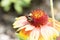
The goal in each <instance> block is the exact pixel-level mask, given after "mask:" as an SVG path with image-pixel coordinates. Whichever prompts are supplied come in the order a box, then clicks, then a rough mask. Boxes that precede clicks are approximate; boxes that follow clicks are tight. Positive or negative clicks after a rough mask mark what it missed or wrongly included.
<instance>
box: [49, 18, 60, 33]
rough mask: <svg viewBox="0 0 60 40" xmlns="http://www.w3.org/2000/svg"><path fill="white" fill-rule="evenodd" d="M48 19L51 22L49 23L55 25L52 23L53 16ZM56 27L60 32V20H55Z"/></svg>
mask: <svg viewBox="0 0 60 40" xmlns="http://www.w3.org/2000/svg"><path fill="white" fill-rule="evenodd" d="M48 21H49V22H50V24H49V25H50V26H53V25H52V23H53V21H52V18H49V19H48ZM54 28H55V29H57V30H58V31H59V32H60V22H59V21H57V20H55V27H54Z"/></svg>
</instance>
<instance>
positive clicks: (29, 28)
mask: <svg viewBox="0 0 60 40" xmlns="http://www.w3.org/2000/svg"><path fill="white" fill-rule="evenodd" d="M24 28H25V31H29V30H33V29H34V28H35V26H33V25H30V24H27V25H25V26H23V27H20V28H19V29H18V30H17V31H19V30H21V29H24Z"/></svg>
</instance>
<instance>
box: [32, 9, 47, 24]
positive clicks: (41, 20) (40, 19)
mask: <svg viewBox="0 0 60 40" xmlns="http://www.w3.org/2000/svg"><path fill="white" fill-rule="evenodd" d="M32 19H33V24H35V25H44V24H46V23H47V21H48V16H47V14H46V13H45V12H44V11H43V10H40V9H37V10H34V11H32Z"/></svg>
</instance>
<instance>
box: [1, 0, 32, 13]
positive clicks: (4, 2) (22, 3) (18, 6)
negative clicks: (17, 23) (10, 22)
mask: <svg viewBox="0 0 60 40" xmlns="http://www.w3.org/2000/svg"><path fill="white" fill-rule="evenodd" d="M30 2H31V0H1V7H3V9H4V11H9V10H10V7H11V4H12V3H13V4H14V5H13V6H14V9H15V10H16V12H17V13H22V12H23V7H28V6H29V4H30Z"/></svg>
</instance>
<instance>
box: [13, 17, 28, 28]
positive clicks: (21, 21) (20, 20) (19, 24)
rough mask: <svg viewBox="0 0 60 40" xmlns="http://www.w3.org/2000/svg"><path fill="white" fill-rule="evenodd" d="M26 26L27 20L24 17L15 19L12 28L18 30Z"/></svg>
mask: <svg viewBox="0 0 60 40" xmlns="http://www.w3.org/2000/svg"><path fill="white" fill-rule="evenodd" d="M26 24H28V21H27V18H26V17H25V16H22V17H18V18H16V21H15V22H14V23H13V26H14V27H13V28H19V27H22V26H24V25H26Z"/></svg>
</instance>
